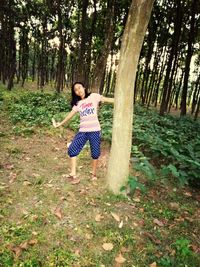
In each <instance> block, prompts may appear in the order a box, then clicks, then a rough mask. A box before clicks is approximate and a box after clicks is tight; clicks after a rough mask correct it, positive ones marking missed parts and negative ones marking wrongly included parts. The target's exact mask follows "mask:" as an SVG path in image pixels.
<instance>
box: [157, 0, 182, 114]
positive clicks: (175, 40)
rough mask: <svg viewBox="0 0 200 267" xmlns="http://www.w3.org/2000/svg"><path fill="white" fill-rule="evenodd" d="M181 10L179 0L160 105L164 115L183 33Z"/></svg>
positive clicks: (178, 1) (161, 112)
mask: <svg viewBox="0 0 200 267" xmlns="http://www.w3.org/2000/svg"><path fill="white" fill-rule="evenodd" d="M180 10H181V2H180V0H177V6H176V18H175V22H174V27H175V29H174V34H173V39H172V47H171V51H170V55H169V60H168V64H167V70H166V75H165V80H164V85H163V95H162V101H161V105H160V115H161V116H163V115H164V113H165V112H166V111H167V106H168V102H167V100H168V101H169V98H168V97H167V96H168V95H170V92H169V90H170V89H169V77H170V74H171V69H172V62H173V59H174V56H176V53H177V49H178V42H179V37H180V33H181V23H182V12H181V11H180Z"/></svg>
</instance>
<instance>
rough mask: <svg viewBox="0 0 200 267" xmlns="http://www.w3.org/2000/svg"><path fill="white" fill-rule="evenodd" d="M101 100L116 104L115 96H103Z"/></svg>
mask: <svg viewBox="0 0 200 267" xmlns="http://www.w3.org/2000/svg"><path fill="white" fill-rule="evenodd" d="M101 102H103V103H110V104H114V98H111V97H105V96H101Z"/></svg>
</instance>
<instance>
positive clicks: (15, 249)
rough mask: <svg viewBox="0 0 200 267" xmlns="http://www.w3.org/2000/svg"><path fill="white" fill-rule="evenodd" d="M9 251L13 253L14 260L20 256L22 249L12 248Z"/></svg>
mask: <svg viewBox="0 0 200 267" xmlns="http://www.w3.org/2000/svg"><path fill="white" fill-rule="evenodd" d="M11 250H12V251H13V252H14V253H15V256H16V258H18V257H19V256H20V255H21V254H22V249H21V248H20V247H13V248H12V249H11Z"/></svg>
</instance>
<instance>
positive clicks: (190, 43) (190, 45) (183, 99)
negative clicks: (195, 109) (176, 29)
mask: <svg viewBox="0 0 200 267" xmlns="http://www.w3.org/2000/svg"><path fill="white" fill-rule="evenodd" d="M196 4H197V1H196V0H193V1H192V7H191V21H190V32H189V36H188V51H187V56H186V62H185V75H184V82H183V90H182V96H181V113H180V115H181V116H185V115H186V112H187V108H186V100H187V91H188V80H189V73H190V63H191V58H192V54H193V43H194V36H195V13H196Z"/></svg>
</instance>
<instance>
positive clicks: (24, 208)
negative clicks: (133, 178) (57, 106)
mask: <svg viewBox="0 0 200 267" xmlns="http://www.w3.org/2000/svg"><path fill="white" fill-rule="evenodd" d="M73 135H74V133H73V132H72V131H70V130H64V131H63V130H60V129H46V128H44V129H43V128H37V129H35V131H34V133H26V132H23V133H21V134H16V131H15V126H14V125H12V124H11V123H10V122H9V121H8V119H7V114H6V113H5V112H4V111H1V113H0V139H1V140H0V146H1V148H0V150H1V154H0V176H1V178H0V225H1V226H0V266H73V267H78V266H80V267H83V266H85V267H87V266H88V267H90V266H91V267H92V266H96V267H97V266H99V267H100V266H101V267H103V266H106V267H108V266H111V267H112V266H116V267H117V266H127V267H131V266H132V267H134V266H135V267H143V266H144V267H145V266H151V267H155V266H164V267H165V266H166V267H167V266H176V267H181V266H190V267H198V266H200V236H199V233H200V224H199V219H200V196H199V192H198V191H195V190H194V189H191V188H189V187H184V188H179V187H176V186H175V185H173V184H171V183H170V182H169V181H166V180H162V181H154V182H147V181H146V182H145V184H146V192H145V193H143V194H142V193H141V192H140V191H139V190H137V191H136V192H135V194H134V195H129V196H125V195H119V196H115V195H113V194H112V193H110V192H109V191H108V190H107V185H106V180H105V176H106V168H107V159H108V155H109V144H108V143H105V142H103V143H102V156H101V159H100V162H99V170H98V180H96V181H92V180H91V175H90V170H91V168H90V167H91V166H90V165H91V161H90V155H89V148H88V147H86V148H85V149H84V150H83V151H82V153H81V154H80V155H79V158H78V166H79V167H78V175H79V177H80V182H78V183H76V184H73V182H72V181H71V180H69V179H68V178H67V177H66V175H67V174H68V173H69V159H68V157H67V156H66V144H67V142H69V141H70V140H71V139H72V137H73Z"/></svg>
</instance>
